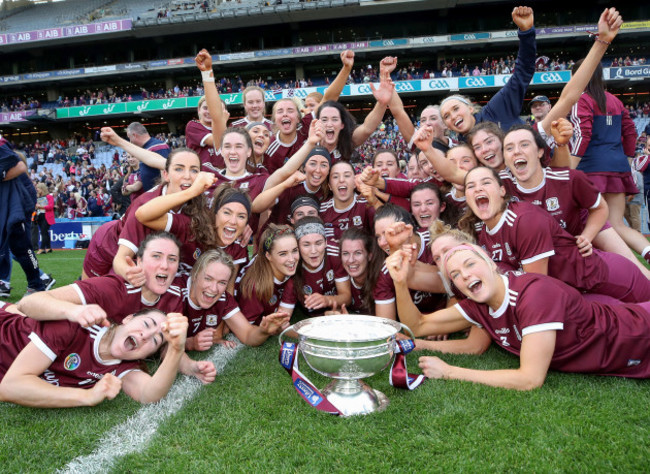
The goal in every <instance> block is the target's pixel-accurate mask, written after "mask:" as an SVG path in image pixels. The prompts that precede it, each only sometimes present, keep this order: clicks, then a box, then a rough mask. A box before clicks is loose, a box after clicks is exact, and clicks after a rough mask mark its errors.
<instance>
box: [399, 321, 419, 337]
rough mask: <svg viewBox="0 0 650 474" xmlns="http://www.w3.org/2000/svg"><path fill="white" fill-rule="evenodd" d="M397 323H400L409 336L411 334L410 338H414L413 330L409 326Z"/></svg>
mask: <svg viewBox="0 0 650 474" xmlns="http://www.w3.org/2000/svg"><path fill="white" fill-rule="evenodd" d="M399 324H400V326H402V330H403V331H406V332H408V334H409V336H411V339H413V340H415V334H413V331H411V328H409V327H408V326H407V325H406V324H404V323H399Z"/></svg>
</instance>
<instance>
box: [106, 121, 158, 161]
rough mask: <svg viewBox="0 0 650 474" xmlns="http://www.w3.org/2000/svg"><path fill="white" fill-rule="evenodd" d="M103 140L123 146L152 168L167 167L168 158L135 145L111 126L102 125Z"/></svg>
mask: <svg viewBox="0 0 650 474" xmlns="http://www.w3.org/2000/svg"><path fill="white" fill-rule="evenodd" d="M101 137H102V141H104V142H106V143H108V144H109V145H113V146H116V147H118V148H121V149H122V150H124V151H125V152H127V153H128V154H130V155H131V156H134V157H136V158H137V159H138V160H140V161H141V162H142V163H144V164H145V165H147V166H151V167H152V168H157V169H159V170H164V169H165V163H166V162H167V160H166V159H165V158H163V157H162V156H160V155H159V154H158V153H154V152H153V151H149V150H145V149H144V148H140V147H139V146H138V145H134V144H133V143H131V142H130V141H128V140H125V139H124V138H122V137H120V136H119V135H118V134H117V133H115V131H114V130H113V129H112V128H111V127H102V133H101Z"/></svg>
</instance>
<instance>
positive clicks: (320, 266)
mask: <svg viewBox="0 0 650 474" xmlns="http://www.w3.org/2000/svg"><path fill="white" fill-rule="evenodd" d="M326 258H327V252H325V255H324V256H323V261H322V262H320V265H318V267H317V268H314V269H313V270H310V269H309V268H307V267H306V266H305V265H304V264H303V265H302V268H303V269H304V270H305V271H306V272H309V273H318V272H320V271H321V270H322V269H323V268H324V267H325V259H326Z"/></svg>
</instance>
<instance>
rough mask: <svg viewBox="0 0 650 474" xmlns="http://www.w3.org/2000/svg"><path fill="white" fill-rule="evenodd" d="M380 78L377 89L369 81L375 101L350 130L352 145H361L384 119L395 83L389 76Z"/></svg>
mask: <svg viewBox="0 0 650 474" xmlns="http://www.w3.org/2000/svg"><path fill="white" fill-rule="evenodd" d="M380 79H381V82H380V83H379V89H375V86H374V85H373V84H372V83H370V88H371V89H372V94H373V95H374V96H375V100H376V101H377V102H376V103H375V106H374V107H373V109H372V110H371V111H370V113H369V114H368V115H367V116H366V119H365V120H364V121H363V123H362V124H361V125H359V126H358V127H357V128H355V129H354V132H352V145H353V146H354V147H358V146H360V145H362V144H363V142H365V141H366V140H367V139H368V137H369V136H370V135H372V133H373V132H374V131H375V130H377V127H379V124H380V123H381V121H382V120H383V119H384V115H385V114H386V109H387V108H388V103H389V102H390V99H391V97H392V95H393V92H394V91H395V84H393V81H391V79H390V76H388V77H386V76H384V77H381V78H380Z"/></svg>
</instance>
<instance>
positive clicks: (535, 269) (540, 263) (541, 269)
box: [521, 257, 548, 275]
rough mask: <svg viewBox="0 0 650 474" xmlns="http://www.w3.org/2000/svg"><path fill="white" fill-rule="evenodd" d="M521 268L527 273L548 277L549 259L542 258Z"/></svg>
mask: <svg viewBox="0 0 650 474" xmlns="http://www.w3.org/2000/svg"><path fill="white" fill-rule="evenodd" d="M521 267H522V268H523V269H524V271H525V272H526V273H539V274H540V275H548V257H546V258H540V259H539V260H535V261H534V262H530V263H527V264H525V265H522V266H521Z"/></svg>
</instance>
